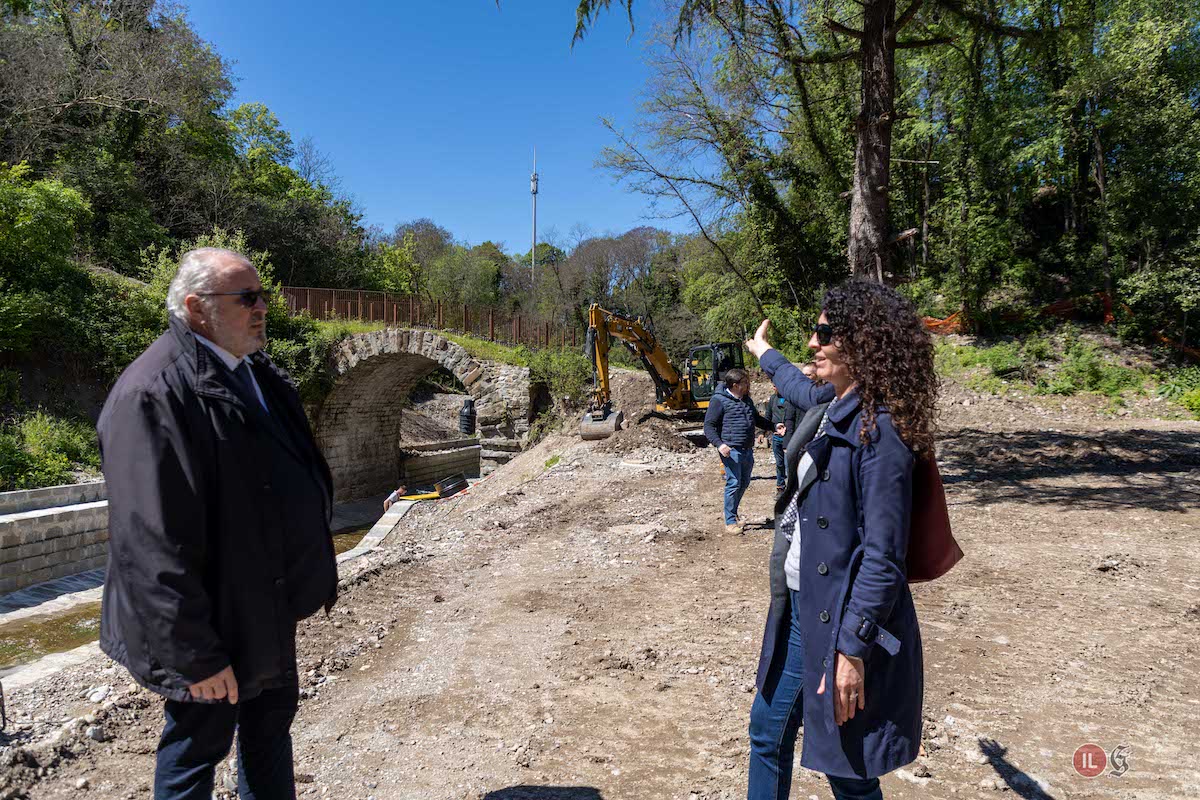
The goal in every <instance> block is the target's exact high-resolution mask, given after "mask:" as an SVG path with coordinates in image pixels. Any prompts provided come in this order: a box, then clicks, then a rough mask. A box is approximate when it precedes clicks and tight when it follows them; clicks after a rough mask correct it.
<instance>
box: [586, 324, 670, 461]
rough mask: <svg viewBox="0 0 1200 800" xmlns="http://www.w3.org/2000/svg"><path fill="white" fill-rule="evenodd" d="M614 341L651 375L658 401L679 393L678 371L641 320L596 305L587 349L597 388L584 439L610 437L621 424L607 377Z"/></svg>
mask: <svg viewBox="0 0 1200 800" xmlns="http://www.w3.org/2000/svg"><path fill="white" fill-rule="evenodd" d="M611 339H617V340H619V341H621V342H624V343H625V345H626V346H627V347H628V348H629V349H630V351H632V352H633V353H634V355H636V356H637V357H638V359H639V360H640V361H641V362H642V366H643V367H645V368H646V371H647V372H648V373H650V377H651V378H652V379H653V380H654V386H655V389H656V393H657V395H658V400H659V402H663V401H666V400H668V399H669V398H675V397H676V395H678V394H679V392H680V377H679V372H678V371H677V370H676V369H675V367H674V366H673V365H672V364H671V359H670V357H668V355H667V351H666V350H664V349H663V347H662V345H660V344H659V343H658V340H657V339H656V338H655V337H654V334H653V333H652V332H650V331H649V330H648V329H647V328H646V327H645V325H644V324H643V323H642V321H641V320H640V319H638V318H631V317H626V316H623V315H621V314H617V313H614V312H612V311H608V310H606V309H603V308H601V307H600V306H599V305H597V304H593V305H592V306H591V308H589V309H588V332H587V347H588V356H589V357H590V358H591V360H592V370H593V375H594V377H595V386H594V388H593V390H592V402H591V405H590V407H589V410H588V413H587V414H586V415H585V416H584V418H583V424H582V425H581V427H580V432H581V434H582V435H583V438H584V439H603V438H605V437H607V436H611V435H612V434H613V433H614V432H615V431H616V430H617V429H619V428H620V425H621V419H622V417H621V412H619V411H615V412H614V411H613V410H612V384H611V382H610V381H609V375H608V350H609V345H610V340H611Z"/></svg>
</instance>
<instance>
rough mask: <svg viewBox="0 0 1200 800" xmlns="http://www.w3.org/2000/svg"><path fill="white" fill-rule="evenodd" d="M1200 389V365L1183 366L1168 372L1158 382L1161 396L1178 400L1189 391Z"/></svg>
mask: <svg viewBox="0 0 1200 800" xmlns="http://www.w3.org/2000/svg"><path fill="white" fill-rule="evenodd" d="M1197 389H1200V367H1181V368H1179V369H1173V370H1170V371H1168V372H1167V374H1166V375H1165V376H1163V377H1162V378H1161V379H1160V381H1159V384H1158V395H1159V397H1165V398H1167V399H1168V400H1178V399H1179V398H1180V397H1182V396H1183V395H1185V394H1187V393H1188V392H1192V391H1195V390H1197Z"/></svg>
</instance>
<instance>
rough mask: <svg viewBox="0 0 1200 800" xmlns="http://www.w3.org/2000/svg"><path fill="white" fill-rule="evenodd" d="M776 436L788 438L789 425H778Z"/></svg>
mask: <svg viewBox="0 0 1200 800" xmlns="http://www.w3.org/2000/svg"><path fill="white" fill-rule="evenodd" d="M775 435H776V436H786V435H787V425H784V424H783V423H782V422H781V423H779V424H778V425H776V426H775Z"/></svg>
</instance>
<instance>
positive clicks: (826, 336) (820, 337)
mask: <svg viewBox="0 0 1200 800" xmlns="http://www.w3.org/2000/svg"><path fill="white" fill-rule="evenodd" d="M813 333H815V334H816V335H817V344H819V345H821V346H822V347H826V346H827V345H828V344H829V343H830V342H832V341H833V326H832V325H827V324H825V323H824V322H818V323H817V324H816V325H814V326H813Z"/></svg>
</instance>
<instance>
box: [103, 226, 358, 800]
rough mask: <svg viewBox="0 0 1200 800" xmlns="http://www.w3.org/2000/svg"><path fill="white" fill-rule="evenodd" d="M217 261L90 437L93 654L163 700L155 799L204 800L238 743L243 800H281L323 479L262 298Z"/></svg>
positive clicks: (323, 537) (241, 273)
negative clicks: (97, 464)
mask: <svg viewBox="0 0 1200 800" xmlns="http://www.w3.org/2000/svg"><path fill="white" fill-rule="evenodd" d="M269 296H270V293H269V291H268V290H266V289H264V288H263V286H262V283H261V281H260V280H259V276H258V273H257V272H256V271H255V269H254V266H253V265H252V264H251V263H250V261H249V260H248V259H246V257H245V256H242V255H240V254H239V253H235V252H232V251H230V250H221V249H216V248H202V249H198V250H192V251H191V252H188V253H186V254H184V256H183V257H182V259H181V260H180V265H179V272H178V274H177V275H176V276H175V279H174V280H173V281H172V283H171V287H170V290H169V292H168V295H167V307H168V308H169V309H170V312H171V322H170V329H169V330H168V331H167V332H166V333H164V334H163V335H162V336H161V337H160V338H159V339H158V340H157V341H156V342H155V343H154V344H152V345H151V346H150V347H149V348H148V349H147V350H146V352H144V353H143V354H142V355H141V356H139V357H138V358H137V360H135V361H134V362H133V363H132V364H130V365H129V367H128V368H127V369H126V370H125V372H124V373H122V375H121V377H120V378H119V379H118V380H117V383H116V385H115V386H114V387H113V390H112V392H111V394H109V396H108V400H107V402H105V404H104V410H103V411H102V412H101V415H100V422H99V424H98V425H97V430H98V432H99V435H100V449H101V455H102V459H103V468H104V476H105V479H106V480H107V482H108V505H109V560H108V575H107V578H106V580H105V585H104V602H103V611H102V618H101V628H100V645H101V647H102V648H103V649H104V652H106V653H107V654H108V655H109V656H111V657H112V658H113V659H115V660H116V661H118V662H120V663H121V664H123V665H124V666H125V667H126V668H127V669H128V670H129V671H130V673H131V674H132V675H133V678H134V679H135V680H136V681H137V682H138V683H140V684H142V685H143V686H145V687H147V688H148V689H151V690H152V691H154V692H157V693H158V694H160V695H162V696H163V697H165V698H166V702H165V707H164V712H165V717H166V724H165V726H164V729H163V733H162V738H161V740H160V741H159V745H158V758H157V765H156V768H155V775H154V797H155V798H157V799H158V800H166V799H167V798H170V799H171V800H176V799H177V798H180V799H182V798H187V799H188V800H191V798H196V799H197V800H199V799H200V798H202V799H203V800H208V798H210V797H211V795H212V790H213V776H214V771H215V768H216V765H217V764H218V763H220V762H221V760H222V759H224V758H225V756H226V755H228V753H229V749H230V747H231V745H232V742H233V736H234V732H235V731H237V733H238V782H239V789H238V792H239V796H240V797H241V798H243V800H247V798H256V799H257V800H264V799H265V798H293V797H295V783H294V775H293V764H292V742H291V735H290V732H289V731H290V728H291V724H292V719H293V717H294V716H295V713H296V707H297V702H298V696H299V689H298V683H297V678H296V623H297V622H298V621H299V620H301V619H304V618H305V617H307V616H309V615H311V614H313V613H315V612H316V611H317V610H318V609H320V608H321V607H322V606H324V607H325V609H326V611H328V610H329V608H330V607H331V606H332V605H333V602H334V599H335V597H336V594H337V564H336V561H335V559H334V552H333V541H332V537H331V536H330V532H329V520H330V517H331V512H332V505H333V500H332V480H331V478H330V475H329V468H328V466H327V465H326V463H325V460H324V458H322V456H321V453H320V452H319V451H318V449H317V446H316V442H315V441H314V440H313V436H312V431H311V429H310V428H309V425H308V420H307V419H306V417H305V415H304V409H303V407H302V405H301V403H300V398H299V395H298V394H297V393H296V389H295V387H294V386H293V385H292V383H291V381H290V379H289V378H288V377H287V375H286V374H285V373H283V372H282V371H281V370H279V369H278V368H276V367H275V365H274V364H272V363H271V360H270V359H269V358H267V356H266V355H265V354H264V353H263V352H262V348H263V346H264V345H265V344H266V341H267V332H266V317H267V299H268V298H269Z"/></svg>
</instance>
